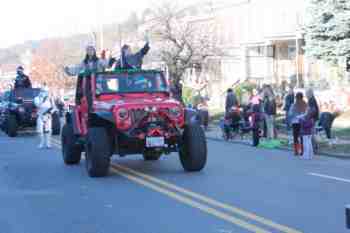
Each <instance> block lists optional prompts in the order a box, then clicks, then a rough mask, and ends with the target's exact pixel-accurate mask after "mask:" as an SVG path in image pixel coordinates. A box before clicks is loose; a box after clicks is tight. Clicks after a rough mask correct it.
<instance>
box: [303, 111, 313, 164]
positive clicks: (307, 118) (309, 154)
mask: <svg viewBox="0 0 350 233" xmlns="http://www.w3.org/2000/svg"><path fill="white" fill-rule="evenodd" d="M300 124H301V135H302V139H303V154H302V158H303V159H312V158H313V155H314V151H313V146H312V134H313V129H314V124H315V122H314V120H313V118H312V111H311V110H310V108H309V109H308V110H307V111H306V114H304V115H302V116H301V117H300Z"/></svg>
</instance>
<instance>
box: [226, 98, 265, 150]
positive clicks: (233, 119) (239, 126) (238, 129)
mask: <svg viewBox="0 0 350 233" xmlns="http://www.w3.org/2000/svg"><path fill="white" fill-rule="evenodd" d="M263 122H264V118H263V114H262V113H261V111H260V106H259V105H247V106H245V107H243V108H241V109H240V108H238V107H233V108H232V109H231V111H229V112H228V113H227V114H225V117H224V118H222V119H221V120H220V128H221V131H222V135H223V138H224V139H225V140H226V141H228V140H231V139H234V138H236V137H237V136H238V135H239V136H240V137H241V138H243V136H244V135H245V134H248V133H250V132H252V145H253V146H257V145H258V144H259V141H260V137H261V136H262V129H263V126H262V124H263Z"/></svg>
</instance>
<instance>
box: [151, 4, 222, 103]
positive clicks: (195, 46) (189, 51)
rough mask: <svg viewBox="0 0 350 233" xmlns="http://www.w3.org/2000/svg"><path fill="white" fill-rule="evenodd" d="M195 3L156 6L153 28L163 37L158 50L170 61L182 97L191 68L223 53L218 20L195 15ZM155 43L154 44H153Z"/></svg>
mask: <svg viewBox="0 0 350 233" xmlns="http://www.w3.org/2000/svg"><path fill="white" fill-rule="evenodd" d="M196 7H198V6H192V7H181V6H179V5H176V4H174V3H171V2H167V3H164V4H162V5H161V6H159V7H157V8H155V9H154V10H152V17H151V18H152V19H151V21H150V22H146V23H149V24H150V31H151V33H152V36H153V37H154V38H155V40H156V41H159V42H160V43H158V46H156V48H155V49H157V53H158V55H159V57H160V58H161V60H162V61H163V62H165V63H166V64H167V67H168V71H169V75H170V79H171V82H172V85H173V91H174V94H175V96H176V97H177V98H178V99H179V100H182V97H181V96H182V86H181V80H182V78H183V77H184V74H185V72H186V70H187V69H188V68H191V67H193V65H194V64H195V63H203V62H204V61H205V60H206V58H208V57H210V56H215V55H218V54H220V53H221V52H220V49H218V48H219V46H218V44H217V41H218V40H216V35H217V33H216V22H215V19H214V18H212V17H211V16H208V15H191V13H192V12H193V10H192V8H196ZM152 47H154V45H153V46H152Z"/></svg>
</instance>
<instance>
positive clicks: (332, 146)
mask: <svg viewBox="0 0 350 233" xmlns="http://www.w3.org/2000/svg"><path fill="white" fill-rule="evenodd" d="M205 134H206V136H207V138H208V139H211V140H216V141H225V140H224V139H223V137H222V132H221V129H220V128H219V126H218V125H215V124H211V125H209V129H208V131H206V132H205ZM278 138H279V139H281V140H283V141H286V142H288V141H289V140H290V137H289V136H288V135H286V134H283V133H280V132H279V134H278ZM251 140H252V139H251V134H247V135H245V136H243V138H241V137H240V136H237V138H236V139H233V140H230V141H227V143H238V144H243V145H247V146H251ZM262 141H266V139H262ZM331 142H332V143H329V142H328V141H327V140H326V139H324V138H321V141H319V145H320V149H319V152H318V154H317V155H322V156H328V157H335V158H341V159H350V141H346V140H340V139H336V140H332V141H331ZM348 148H349V149H348ZM277 149H280V150H288V151H292V147H291V145H288V143H285V145H284V144H283V145H282V146H281V147H279V148H277ZM346 152H347V153H346Z"/></svg>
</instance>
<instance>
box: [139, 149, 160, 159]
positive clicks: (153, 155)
mask: <svg viewBox="0 0 350 233" xmlns="http://www.w3.org/2000/svg"><path fill="white" fill-rule="evenodd" d="M142 156H143V159H144V160H145V161H156V160H159V158H160V157H161V156H162V153H161V152H158V151H151V150H150V151H145V152H144V153H143V154H142Z"/></svg>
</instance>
